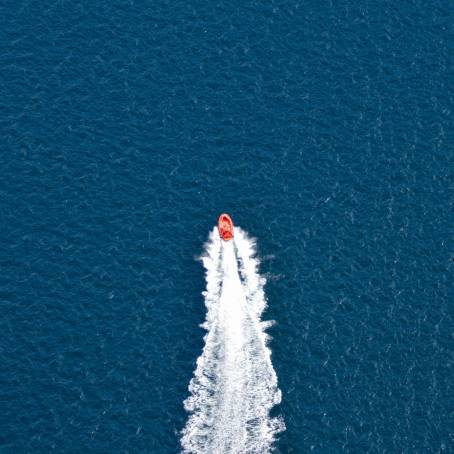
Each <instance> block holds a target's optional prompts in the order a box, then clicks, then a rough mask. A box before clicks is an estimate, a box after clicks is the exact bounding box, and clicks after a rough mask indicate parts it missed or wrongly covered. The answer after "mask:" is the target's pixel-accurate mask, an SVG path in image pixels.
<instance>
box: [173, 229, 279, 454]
mask: <svg viewBox="0 0 454 454" xmlns="http://www.w3.org/2000/svg"><path fill="white" fill-rule="evenodd" d="M202 261H203V265H204V267H205V269H206V282H207V286H206V291H205V292H204V297H205V305H206V308H207V315H206V320H205V323H204V324H203V327H204V328H205V329H206V330H207V333H206V335H205V338H204V340H205V346H204V348H203V352H202V355H201V356H200V357H199V358H198V359H197V367H196V370H195V372H194V377H193V378H192V380H191V382H190V385H189V391H190V396H189V397H188V398H187V399H186V400H185V402H184V406H185V409H186V410H187V411H188V412H189V414H190V415H189V418H188V421H187V423H186V426H185V428H184V429H183V432H182V438H181V445H182V449H183V452H184V453H197V454H201V453H205V454H227V453H229V454H230V453H232V454H252V453H257V454H258V453H260V454H263V453H267V452H269V451H270V450H271V449H272V446H273V442H274V440H275V436H276V434H277V433H279V432H281V431H283V430H284V429H285V426H284V422H283V420H282V419H281V418H272V417H270V410H271V408H272V407H273V406H275V405H276V404H278V403H280V401H281V392H280V390H279V389H278V387H277V377H276V373H275V371H274V369H273V366H272V364H271V351H270V350H269V348H268V347H267V345H266V344H267V334H266V333H265V329H266V328H267V327H268V326H270V324H271V323H270V322H263V321H261V315H262V312H263V310H264V309H265V307H266V300H265V294H264V290H263V287H264V284H265V280H264V279H263V278H262V277H261V276H260V275H259V273H258V260H257V259H256V258H255V243H254V241H253V240H252V239H251V238H249V237H248V236H247V234H246V233H245V232H243V231H242V230H241V229H239V228H235V238H234V240H233V241H222V240H221V239H220V238H219V235H218V233H217V230H216V229H214V230H213V231H212V233H211V234H210V237H209V241H208V243H207V244H206V247H205V254H204V256H203V258H202Z"/></svg>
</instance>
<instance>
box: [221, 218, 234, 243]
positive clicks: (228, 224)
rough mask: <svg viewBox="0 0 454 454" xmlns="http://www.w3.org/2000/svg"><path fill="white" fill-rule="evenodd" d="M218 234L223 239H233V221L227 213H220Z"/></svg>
mask: <svg viewBox="0 0 454 454" xmlns="http://www.w3.org/2000/svg"><path fill="white" fill-rule="evenodd" d="M218 230H219V236H220V237H221V238H222V239H223V240H224V241H230V240H232V239H233V222H232V219H231V218H230V216H229V215H228V214H225V213H223V214H221V215H220V216H219V221H218Z"/></svg>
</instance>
